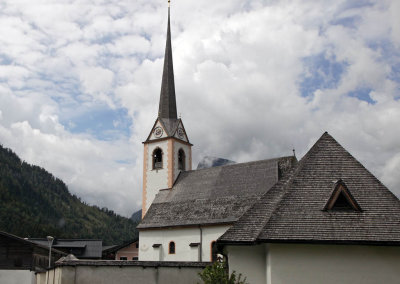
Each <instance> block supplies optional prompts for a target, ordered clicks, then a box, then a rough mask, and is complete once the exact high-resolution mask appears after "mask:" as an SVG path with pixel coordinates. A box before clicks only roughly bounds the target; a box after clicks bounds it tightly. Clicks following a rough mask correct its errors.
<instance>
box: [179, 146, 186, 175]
mask: <svg viewBox="0 0 400 284" xmlns="http://www.w3.org/2000/svg"><path fill="white" fill-rule="evenodd" d="M185 157H186V155H185V151H183V150H182V149H179V151H178V170H180V171H184V170H185Z"/></svg>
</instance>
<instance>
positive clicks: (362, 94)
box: [347, 87, 376, 105]
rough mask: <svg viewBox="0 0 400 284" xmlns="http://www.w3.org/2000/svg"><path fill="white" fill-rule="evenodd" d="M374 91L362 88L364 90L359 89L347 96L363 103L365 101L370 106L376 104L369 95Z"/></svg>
mask: <svg viewBox="0 0 400 284" xmlns="http://www.w3.org/2000/svg"><path fill="white" fill-rule="evenodd" d="M371 91H372V89H371V88H367V87H362V88H358V89H356V90H354V91H351V92H349V93H347V95H348V96H349V97H353V98H357V99H359V100H361V101H365V102H367V103H369V104H372V105H374V104H376V101H374V100H373V99H372V98H371V96H370V95H369V94H370V93H371Z"/></svg>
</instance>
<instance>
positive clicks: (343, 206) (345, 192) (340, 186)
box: [324, 179, 361, 211]
mask: <svg viewBox="0 0 400 284" xmlns="http://www.w3.org/2000/svg"><path fill="white" fill-rule="evenodd" d="M324 210H334V211H349V210H354V211H361V207H360V206H359V205H358V203H357V201H356V200H355V199H354V197H353V195H352V194H351V193H350V191H349V189H348V188H347V186H346V184H345V183H344V181H343V180H341V179H340V180H338V181H337V182H335V184H334V189H333V191H332V194H331V197H330V198H329V200H328V202H327V203H326V205H325V208H324Z"/></svg>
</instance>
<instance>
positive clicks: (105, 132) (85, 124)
mask: <svg viewBox="0 0 400 284" xmlns="http://www.w3.org/2000/svg"><path fill="white" fill-rule="evenodd" d="M62 123H63V125H64V127H65V128H66V129H67V130H68V131H70V132H72V133H86V134H90V135H93V136H94V137H96V138H97V139H99V140H114V139H119V138H120V137H121V136H125V137H127V136H129V135H130V127H131V125H132V120H131V118H130V117H129V115H128V111H127V110H126V109H125V108H119V109H115V110H113V109H111V108H108V107H106V106H104V107H102V108H98V109H94V110H93V109H91V111H90V112H85V113H83V114H81V115H79V116H76V117H74V118H72V119H70V120H68V121H62Z"/></svg>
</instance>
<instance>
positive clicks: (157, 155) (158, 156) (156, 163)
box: [153, 148, 163, 170]
mask: <svg viewBox="0 0 400 284" xmlns="http://www.w3.org/2000/svg"><path fill="white" fill-rule="evenodd" d="M162 168H163V153H162V150H161V149H160V148H156V149H155V150H154V151H153V170H158V169H162Z"/></svg>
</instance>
